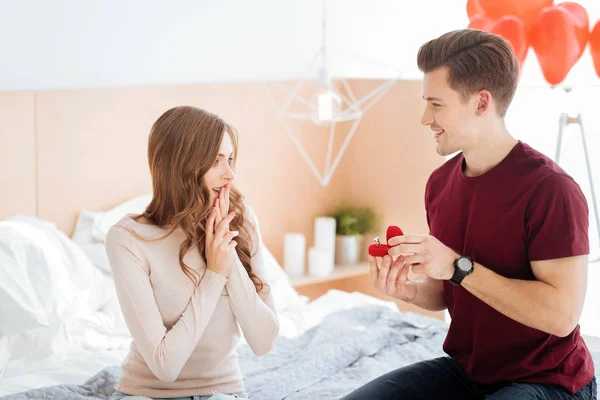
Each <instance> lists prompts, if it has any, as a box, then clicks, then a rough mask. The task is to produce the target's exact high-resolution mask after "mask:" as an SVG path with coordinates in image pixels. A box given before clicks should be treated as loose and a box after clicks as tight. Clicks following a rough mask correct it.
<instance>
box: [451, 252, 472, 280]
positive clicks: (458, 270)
mask: <svg viewBox="0 0 600 400" xmlns="http://www.w3.org/2000/svg"><path fill="white" fill-rule="evenodd" d="M474 268H475V264H474V263H473V259H472V258H471V257H468V256H460V257H458V258H457V259H456V260H454V275H452V278H450V283H452V284H453V285H456V286H459V285H460V283H461V282H462V280H463V279H465V276H467V275H469V274H470V273H471V272H473V269H474Z"/></svg>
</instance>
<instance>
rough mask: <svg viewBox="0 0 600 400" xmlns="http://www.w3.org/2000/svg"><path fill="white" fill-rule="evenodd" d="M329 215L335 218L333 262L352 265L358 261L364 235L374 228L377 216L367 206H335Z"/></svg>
mask: <svg viewBox="0 0 600 400" xmlns="http://www.w3.org/2000/svg"><path fill="white" fill-rule="evenodd" d="M329 216H331V217H333V218H335V223H336V224H335V230H336V232H335V233H336V243H335V263H336V264H337V265H353V264H357V263H358V262H359V261H360V251H361V249H362V243H363V238H364V235H365V234H366V233H368V232H372V231H373V230H374V229H375V228H376V224H377V216H376V214H375V212H374V211H373V210H372V209H371V208H369V207H350V206H348V205H346V204H341V205H339V206H337V207H336V208H335V209H334V210H333V212H331V213H330V214H329Z"/></svg>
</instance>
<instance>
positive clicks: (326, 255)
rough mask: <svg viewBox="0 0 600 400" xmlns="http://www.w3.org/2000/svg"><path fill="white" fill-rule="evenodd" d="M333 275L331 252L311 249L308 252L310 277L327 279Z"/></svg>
mask: <svg viewBox="0 0 600 400" xmlns="http://www.w3.org/2000/svg"><path fill="white" fill-rule="evenodd" d="M332 273H333V259H332V257H331V252H329V251H325V250H321V249H317V248H316V247H311V248H310V249H309V250H308V274H309V275H310V276H317V277H327V276H330V275H331V274H332Z"/></svg>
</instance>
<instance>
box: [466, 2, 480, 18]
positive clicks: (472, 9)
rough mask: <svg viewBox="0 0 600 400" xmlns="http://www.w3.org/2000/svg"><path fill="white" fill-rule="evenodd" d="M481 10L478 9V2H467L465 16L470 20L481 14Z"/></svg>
mask: <svg viewBox="0 0 600 400" xmlns="http://www.w3.org/2000/svg"><path fill="white" fill-rule="evenodd" d="M482 12H483V10H482V9H481V7H479V0H467V15H468V16H469V19H472V18H473V17H474V16H476V15H477V14H481V13H482Z"/></svg>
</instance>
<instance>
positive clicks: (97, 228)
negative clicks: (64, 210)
mask: <svg viewBox="0 0 600 400" xmlns="http://www.w3.org/2000/svg"><path fill="white" fill-rule="evenodd" d="M150 201H152V195H151V194H144V195H141V196H138V197H135V198H133V199H131V200H128V201H126V202H124V203H122V204H119V205H117V206H115V207H113V208H111V209H110V210H107V211H101V212H92V211H87V210H82V211H80V212H79V218H78V219H77V225H76V226H75V231H74V232H73V235H72V236H71V239H72V240H73V241H74V242H75V243H76V244H77V245H78V246H79V247H80V248H81V250H83V252H84V253H85V255H86V256H87V257H88V258H89V259H90V261H92V264H94V265H95V266H96V267H97V268H99V269H100V270H101V271H102V272H104V273H106V274H108V275H111V274H112V270H111V268H110V263H109V262H108V256H107V254H106V248H105V247H104V240H105V238H106V234H107V233H108V230H109V229H110V227H111V226H113V225H114V224H116V223H117V222H119V221H120V220H121V218H123V217H124V216H125V215H127V214H141V213H143V212H144V211H145V210H146V207H147V206H148V204H150Z"/></svg>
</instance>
